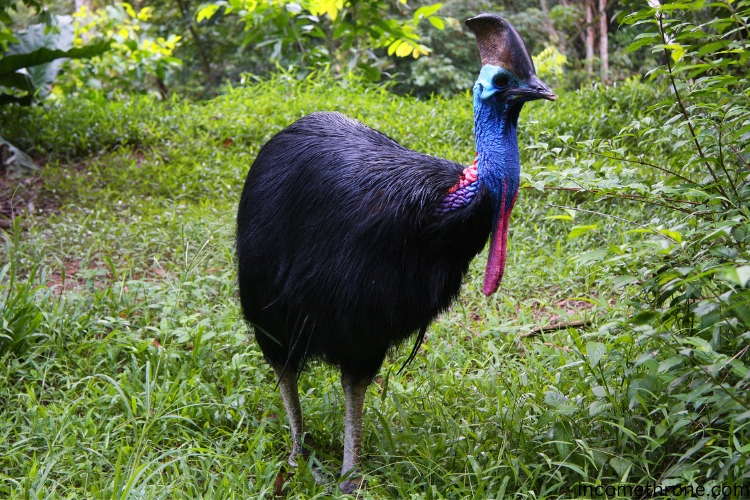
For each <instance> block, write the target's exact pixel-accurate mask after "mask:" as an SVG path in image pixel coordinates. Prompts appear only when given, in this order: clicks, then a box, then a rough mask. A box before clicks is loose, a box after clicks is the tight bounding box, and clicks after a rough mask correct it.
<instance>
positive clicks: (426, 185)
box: [237, 113, 492, 380]
mask: <svg viewBox="0 0 750 500" xmlns="http://www.w3.org/2000/svg"><path fill="white" fill-rule="evenodd" d="M463 168H464V167H463V166H461V165H459V164H457V163H453V162H450V161H447V160H443V159H440V158H434V157H431V156H428V155H424V154H420V153H417V152H415V151H411V150H409V149H407V148H404V147H403V146H401V145H399V144H398V143H396V142H395V141H393V140H392V139H390V138H389V137H387V136H386V135H384V134H381V133H380V132H376V131H375V130H372V129H370V128H368V127H365V126H364V125H362V124H361V123H359V122H357V121H354V120H352V119H350V118H347V117H345V116H344V115H341V114H339V113H314V114H311V115H309V116H306V117H304V118H302V119H300V120H299V121H297V122H295V123H294V124H293V125H291V126H289V127H287V128H286V129H285V130H283V131H282V132H280V133H279V134H277V135H276V136H275V137H273V138H272V139H271V140H270V141H269V142H268V143H267V144H266V145H265V146H264V147H263V148H262V149H261V151H260V154H259V155H258V157H257V159H256V160H255V163H254V164H253V166H252V168H251V169H250V173H249V174H248V177H247V180H246V182H245V188H244V191H243V193H242V199H241V202H240V209H239V216H238V221H237V222H238V226H237V227H238V232H237V250H238V253H237V255H238V258H239V280H240V292H241V301H242V308H243V311H244V312H245V317H246V319H247V320H248V321H249V322H250V323H252V324H253V325H255V326H256V327H258V328H257V330H260V331H259V332H258V331H257V330H256V336H257V338H258V342H259V344H260V346H261V348H262V349H263V352H264V354H265V355H266V357H267V358H268V359H269V361H271V362H272V363H275V364H277V365H281V366H284V367H285V368H286V369H287V370H291V371H292V372H294V373H298V372H299V370H300V368H302V366H303V364H304V362H305V361H306V360H308V359H314V358H320V359H323V360H324V361H326V362H328V363H330V364H333V365H336V366H339V367H340V368H341V369H342V370H343V371H344V372H345V373H347V374H350V375H351V376H352V377H354V378H355V379H357V380H361V379H365V378H372V377H373V376H374V375H375V373H376V372H377V370H378V369H379V368H380V365H381V364H382V362H383V359H384V357H385V355H386V352H387V350H388V349H389V347H390V346H392V345H394V344H398V343H399V342H401V341H403V340H404V339H406V338H407V337H409V336H410V335H411V334H413V333H414V332H416V331H418V330H420V329H422V328H426V327H427V325H428V324H429V323H430V322H431V321H432V320H433V318H434V317H435V316H436V315H437V314H438V313H439V312H440V311H442V310H444V309H445V308H447V307H448V306H449V305H450V303H451V302H452V300H453V299H454V298H455V297H456V295H457V294H458V292H459V289H460V287H461V280H462V278H463V275H464V274H465V273H466V271H467V269H468V265H469V262H470V261H471V259H472V258H473V257H474V256H475V255H476V254H477V253H478V252H479V251H481V249H482V248H483V247H484V245H485V243H486V241H487V236H488V235H489V233H490V230H491V223H492V208H491V205H490V204H489V200H488V197H486V196H484V193H483V191H482V190H480V192H479V193H478V199H475V200H474V202H473V203H472V204H471V206H470V207H467V208H466V209H465V210H461V211H456V212H454V213H451V214H449V215H447V216H446V215H437V214H436V213H435V205H436V204H437V203H438V202H439V201H440V199H441V198H442V197H444V196H445V193H446V192H447V190H448V189H449V188H450V187H451V186H452V185H454V184H455V183H456V179H457V178H458V176H459V175H460V174H461V172H462V170H463Z"/></svg>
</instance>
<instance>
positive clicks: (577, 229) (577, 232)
mask: <svg viewBox="0 0 750 500" xmlns="http://www.w3.org/2000/svg"><path fill="white" fill-rule="evenodd" d="M598 227H599V225H598V224H588V225H584V226H573V228H572V229H571V230H570V234H568V239H569V240H572V239H573V238H577V237H579V236H581V235H582V234H586V233H588V232H589V231H593V230H595V229H597V228H598Z"/></svg>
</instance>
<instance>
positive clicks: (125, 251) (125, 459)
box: [0, 85, 644, 499]
mask: <svg viewBox="0 0 750 500" xmlns="http://www.w3.org/2000/svg"><path fill="white" fill-rule="evenodd" d="M278 98H279V90H278V89H275V88H274V87H273V86H272V85H269V86H267V87H265V88H262V89H260V90H256V91H253V92H247V93H246V92H244V91H241V90H240V91H237V92H235V93H234V94H232V95H229V96H225V98H220V99H218V100H215V101H213V102H211V103H208V104H190V103H185V102H171V103H165V104H159V105H158V106H155V105H154V104H153V103H151V104H149V103H145V104H138V103H131V104H127V105H120V106H115V105H112V106H110V107H106V106H103V105H101V103H99V104H97V103H93V104H91V105H90V107H88V108H87V107H86V106H81V105H79V106H76V107H71V108H62V109H61V110H57V114H56V115H55V117H47V118H49V121H48V122H45V123H46V125H45V126H44V127H40V128H39V129H37V130H35V131H34V132H29V131H28V130H27V131H25V132H24V131H23V130H21V131H19V132H18V137H16V138H15V140H19V139H18V138H19V137H21V136H23V135H24V134H26V136H28V137H29V139H28V141H29V142H28V143H27V144H25V145H24V147H26V148H29V149H31V150H32V151H31V152H32V153H33V154H35V155H37V156H39V157H44V158H46V164H45V165H44V167H43V168H42V169H41V170H40V173H39V175H37V176H35V177H30V178H26V179H20V180H14V179H7V178H3V180H2V182H1V183H0V192H1V193H2V196H3V201H2V203H0V210H2V214H0V215H2V216H3V217H4V218H5V220H10V216H11V215H17V216H18V217H17V218H16V219H15V220H16V222H17V223H16V224H12V223H11V224H6V226H8V227H7V228H5V229H6V232H5V242H4V244H3V246H2V258H3V260H4V261H5V262H4V265H3V266H2V272H0V279H1V280H2V281H1V283H2V284H3V289H2V290H0V291H2V293H3V294H4V295H5V296H6V302H5V303H6V304H11V305H13V307H15V311H17V314H15V315H14V316H13V317H12V318H9V317H4V321H6V325H5V328H6V330H4V331H6V332H7V331H9V330H11V329H12V330H13V331H14V332H15V333H14V335H16V337H17V338H16V339H15V340H14V343H13V344H12V345H11V347H8V346H7V345H6V346H5V349H6V350H5V352H2V353H0V355H2V358H0V359H2V360H3V362H2V363H0V471H2V474H1V475H0V496H2V497H4V498H118V499H125V498H174V499H176V498H243V499H245V498H272V497H274V496H278V495H284V496H287V497H289V498H312V497H320V498H322V497H328V496H330V495H332V494H334V495H335V494H337V489H336V488H337V487H336V480H335V474H336V472H337V470H338V469H339V468H340V461H341V449H342V435H343V395H342V392H341V389H340V386H339V384H338V374H337V373H336V372H335V370H332V369H330V368H328V367H325V366H323V365H317V364H316V365H313V366H312V368H311V369H310V370H309V371H308V372H306V373H305V374H304V375H303V376H302V377H301V380H300V387H301V391H302V404H303V407H304V411H305V417H306V420H307V422H308V426H309V432H310V433H311V434H312V436H313V437H314V439H315V440H316V442H317V443H319V445H320V449H319V450H317V451H316V454H315V457H314V462H315V463H316V464H317V466H318V467H320V468H321V470H322V471H323V474H324V476H326V477H327V478H328V480H329V482H328V483H327V484H319V483H318V482H317V481H316V479H315V477H314V475H313V474H312V472H311V466H312V464H311V463H308V464H302V466H301V467H300V468H299V469H298V470H297V471H296V473H295V474H289V473H288V471H287V467H286V465H285V460H286V456H287V454H288V453H289V450H290V435H289V430H288V422H287V419H286V417H285V416H284V411H283V407H282V404H281V399H280V397H279V394H278V390H277V389H276V387H275V380H274V377H273V374H272V372H271V371H270V370H269V368H268V365H267V364H266V362H265V361H264V360H263V358H262V355H261V353H260V351H259V349H258V347H257V345H256V344H255V342H254V340H253V338H252V334H251V332H250V331H249V330H248V328H247V326H246V325H245V324H244V322H243V321H242V319H241V312H240V309H239V304H238V301H237V290H236V283H235V269H234V250H233V234H234V217H235V211H236V206H237V200H238V199H239V194H240V191H241V189H242V184H243V181H244V177H245V175H246V173H247V170H248V168H249V166H250V164H251V162H252V160H253V158H254V155H255V154H256V153H257V150H258V148H259V147H260V145H262V144H263V143H264V142H265V141H266V140H268V139H269V138H270V137H271V136H272V135H273V134H274V133H275V132H277V131H278V130H280V129H281V128H282V127H283V126H285V125H286V124H289V123H291V122H292V121H293V120H294V119H295V118H297V117H300V116H302V115H304V114H306V113H308V112H311V111H314V110H316V109H338V110H341V111H342V112H344V113H346V114H348V115H350V116H353V117H356V118H358V119H360V120H362V121H363V122H364V123H366V124H368V125H371V126H373V127H375V128H377V129H379V130H382V131H384V132H386V133H387V134H389V135H391V136H392V137H394V138H395V139H396V140H398V141H400V142H401V143H402V144H405V145H407V146H409V147H412V148H414V149H417V150H420V151H425V152H428V153H430V154H433V155H436V156H443V157H448V158H450V159H453V160H456V161H460V162H463V163H466V164H468V163H469V162H470V161H471V160H472V158H473V146H472V132H471V128H472V119H471V101H470V98H468V96H463V97H458V98H455V99H453V100H450V101H445V100H435V101H430V102H426V103H425V102H418V101H415V100H411V99H403V98H396V97H394V96H391V95H389V94H387V93H385V92H379V91H373V92H372V93H371V94H364V95H361V94H356V93H355V92H354V91H352V90H346V89H333V90H331V89H330V88H317V89H315V88H314V89H308V90H306V91H303V90H299V91H297V92H296V96H295V97H294V98H291V97H290V98H289V99H281V101H279V100H277V99H278ZM571 98H573V97H571ZM279 102H284V104H278V103H279ZM543 104H547V103H543ZM108 106H109V105H108ZM530 108H531V109H529V110H528V111H527V110H525V111H524V113H528V117H529V118H528V119H529V120H530V119H533V118H535V117H538V116H539V113H542V112H543V111H540V110H542V108H541V107H539V106H536V105H535V106H533V107H530ZM395 116H398V117H399V119H398V121H393V117H395ZM435 116H443V117H446V118H445V119H441V120H431V118H432V117H435ZM524 116H526V115H524ZM389 117H390V118H389ZM522 126H523V125H522ZM45 127H46V128H45ZM4 133H5V134H6V135H7V134H8V132H7V131H4ZM45 134H46V135H45ZM7 138H8V139H11V137H10V136H9V137H7ZM45 141H46V142H45ZM40 144H42V145H43V146H39V145H40ZM44 148H47V149H44ZM52 152H54V154H53V153H52ZM550 197H555V198H554V200H553V201H554V202H555V203H557V204H566V203H569V204H572V205H575V204H576V203H577V201H576V198H575V197H574V196H572V195H568V194H566V193H548V192H539V191H536V190H534V189H526V188H525V189H523V190H522V193H521V195H520V197H519V200H518V203H517V205H516V209H515V211H514V214H513V218H512V221H511V236H510V243H509V248H508V264H507V271H506V275H505V278H504V281H503V283H502V286H501V288H500V290H499V292H498V293H497V294H495V295H493V296H491V297H485V296H484V295H482V293H481V282H482V279H483V272H484V266H485V263H486V253H483V254H481V255H480V256H479V257H478V258H477V259H476V260H475V261H474V262H473V263H472V265H471V270H470V274H469V276H468V277H467V279H466V281H465V284H464V287H463V290H462V293H461V297H460V299H459V300H458V301H457V302H456V303H455V304H454V306H453V307H452V308H451V309H450V310H449V311H447V312H446V313H444V314H442V315H441V316H440V317H439V318H438V319H437V320H436V321H435V322H434V323H433V325H432V326H431V327H430V329H429V331H428V334H427V340H426V342H425V344H424V345H423V347H422V348H421V349H420V354H419V356H418V357H417V358H416V359H415V361H414V362H413V363H412V364H411V365H409V367H408V368H407V369H406V370H404V372H403V373H401V374H397V373H396V371H397V370H398V368H399V367H400V366H401V364H402V363H403V361H404V360H405V357H406V356H407V355H408V348H407V347H402V348H401V349H397V350H394V351H393V352H392V353H391V355H390V356H389V357H388V359H387V361H386V363H385V365H384V366H383V368H382V370H381V372H380V376H379V377H378V379H377V380H376V382H375V383H373V384H372V386H371V387H370V389H369V390H368V394H367V401H366V410H365V424H364V442H363V447H364V453H365V458H364V464H363V473H364V475H365V478H366V480H367V483H368V484H367V489H366V490H363V491H362V492H361V496H362V497H363V498H443V497H446V498H487V497H493V498H503V497H505V496H506V495H510V494H519V495H520V496H522V497H524V498H563V497H568V496H575V495H574V493H573V491H574V490H573V488H574V487H575V486H576V485H577V484H580V483H581V482H584V483H585V482H588V481H590V480H591V478H597V477H598V478H600V479H599V480H604V481H606V480H611V481H616V480H618V479H620V477H621V476H622V473H623V472H624V470H623V469H622V467H625V466H626V465H625V464H626V463H627V464H631V462H635V458H632V457H636V456H637V454H638V453H640V451H639V450H635V449H632V450H631V449H628V448H627V447H620V448H617V449H616V447H615V444H614V442H613V441H611V437H609V436H610V435H609V434H606V433H602V432H600V430H599V429H601V428H602V427H607V426H612V429H617V426H618V425H619V424H618V422H617V418H616V417H612V416H607V417H606V418H603V417H601V415H600V418H599V419H598V420H597V419H596V418H594V417H595V416H596V414H597V412H595V411H592V410H591V408H592V404H593V403H594V402H595V399H596V398H595V396H592V388H595V387H601V386H602V385H605V386H606V383H607V381H606V380H603V377H604V374H601V376H600V375H598V374H596V373H594V372H589V371H587V370H584V368H586V366H587V365H586V361H585V357H584V356H583V355H582V354H581V342H584V343H585V342H586V341H597V339H599V338H600V337H599V336H600V335H606V331H607V321H608V319H609V318H612V317H613V316H614V315H616V314H618V313H621V312H622V311H619V310H618V307H619V305H618V304H619V300H618V299H619V296H618V293H619V292H618V291H617V290H613V289H612V288H611V287H609V286H604V285H603V283H605V280H604V277H603V276H601V275H600V274H599V273H600V269H599V268H598V267H597V266H596V264H595V263H588V264H586V265H581V264H580V263H579V262H578V261H577V260H576V258H578V257H580V256H581V255H584V254H587V253H588V252H592V251H595V250H597V249H598V248H600V247H601V246H602V245H607V244H608V242H609V241H610V239H611V238H612V236H611V235H613V234H615V233H616V231H617V230H618V229H619V225H618V224H619V223H617V224H615V223H614V222H611V221H609V222H607V223H604V224H602V225H601V228H600V229H599V230H598V231H596V232H594V233H591V234H587V235H585V236H582V237H578V238H570V237H569V230H570V224H568V223H567V222H566V221H563V220H560V219H559V218H555V215H559V214H560V213H564V212H563V211H561V210H560V209H557V208H554V207H551V206H550V205H549V204H550V200H551V198H550ZM19 200H20V201H19ZM17 201H18V203H17ZM620 210H624V211H627V210H633V209H631V208H629V207H628V206H625V207H622V208H620ZM16 212H19V213H16ZM21 212H22V213H21ZM637 216H640V215H637ZM580 217H581V221H582V222H583V223H585V222H586V220H587V219H586V215H581V216H580ZM578 222H579V221H578V220H577V223H578ZM8 321H11V322H12V323H8ZM8 325H10V326H8ZM566 325H567V326H569V328H566ZM630 340H631V341H632V338H631V339H630ZM623 342H625V341H623ZM623 345H624V344H623ZM623 349H629V350H630V351H631V352H630V353H629V355H630V356H635V355H636V354H637V350H638V347H637V346H636V345H635V344H632V345H630V344H628V345H627V346H625V347H623ZM584 372H585V373H584ZM610 383H612V384H616V383H620V382H617V381H615V380H611V381H610ZM593 390H594V393H597V389H593ZM617 432H620V431H619V430H617ZM622 432H623V433H625V434H626V433H627V432H626V431H622ZM631 455H632V457H631ZM574 456H579V457H583V458H582V459H580V460H579V459H573V458H571V457H574ZM638 473H639V474H641V475H643V473H644V471H639V472H638ZM634 474H635V472H634Z"/></svg>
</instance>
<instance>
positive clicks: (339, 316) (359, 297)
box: [237, 14, 556, 492]
mask: <svg viewBox="0 0 750 500" xmlns="http://www.w3.org/2000/svg"><path fill="white" fill-rule="evenodd" d="M466 25H467V26H468V27H469V28H470V29H471V30H472V31H473V32H474V34H475V35H476V39H477V44H478V46H479V52H480V56H481V61H482V70H481V72H480V73H479V78H478V80H477V82H476V84H475V85H474V114H475V118H474V123H475V134H476V144H477V146H476V147H477V157H476V160H475V162H474V164H473V165H472V166H470V167H464V166H462V165H459V164H457V163H454V162H451V161H447V160H442V159H440V158H433V157H431V156H427V155H424V154H421V153H417V152H415V151H411V150H409V149H406V148H404V147H402V146H401V145H399V144H398V143H396V142H395V141H393V140H392V139H390V138H389V137H387V136H386V135H384V134H381V133H380V132H377V131H375V130H372V129H370V128H368V127H366V126H364V125H362V124H361V123H359V122H357V121H355V120H352V119H349V118H347V117H345V116H343V115H341V114H339V113H313V114H311V115H309V116H306V117H304V118H301V119H300V120H298V121H297V122H295V123H293V124H292V125H290V126H289V127H287V128H286V129H284V130H282V131H281V132H279V133H278V134H277V135H276V136H274V137H273V138H272V139H271V140H270V141H268V143H266V144H265V145H264V146H263V148H262V149H261V151H260V153H259V154H258V157H257V158H256V160H255V162H254V163H253V165H252V168H251V169H250V172H249V174H248V176H247V180H246V181H245V186H244V189H243V192H242V198H241V201H240V205H239V212H238V214H237V259H238V279H239V288H240V299H241V302H242V309H243V312H244V316H245V319H246V320H247V322H248V323H249V324H250V325H252V327H253V328H254V330H255V337H256V339H257V341H258V344H259V345H260V347H261V349H262V350H263V354H264V355H265V357H266V359H267V360H268V362H269V363H270V365H271V366H272V367H273V369H274V371H275V373H276V376H277V378H278V381H279V386H280V388H281V395H282V397H283V400H284V406H285V408H286V411H287V414H288V415H289V419H290V422H291V431H292V441H293V443H294V444H293V450H292V453H291V455H290V457H289V462H290V463H292V464H294V463H295V458H296V457H297V456H298V455H300V454H302V453H304V449H303V442H304V435H305V427H304V425H303V422H302V409H301V407H300V403H299V395H298V390H297V378H298V376H299V373H300V370H302V369H303V368H304V366H305V363H306V361H308V360H311V359H319V360H322V361H324V362H327V363H330V364H332V365H335V366H337V367H339V368H340V369H341V383H342V385H343V388H344V395H345V398H346V411H345V436H344V459H343V466H342V470H341V473H342V476H348V479H347V480H345V481H344V482H342V483H341V485H340V486H341V489H342V490H343V491H345V492H351V491H353V490H354V489H355V488H356V487H358V485H359V479H358V478H356V477H353V476H356V471H357V466H358V462H359V455H360V452H361V435H362V409H363V403H364V399H365V391H366V389H367V386H368V385H369V384H370V382H371V381H372V379H373V377H374V376H375V374H376V373H377V371H378V370H379V368H380V366H381V364H382V363H383V359H384V358H385V355H386V353H387V351H388V350H389V349H390V348H391V347H393V346H395V345H398V344H400V343H401V342H402V341H404V340H406V339H408V338H409V337H411V336H412V335H414V334H417V343H416V345H415V347H414V349H415V350H414V351H412V355H413V354H414V353H415V352H416V348H418V347H419V343H420V341H421V340H422V338H423V336H424V332H425V330H426V328H427V326H428V325H429V324H430V322H431V321H432V320H433V319H434V318H435V317H436V316H437V315H438V313H440V312H441V311H443V310H445V309H446V308H447V307H448V306H449V305H450V304H451V302H452V301H453V300H454V299H455V298H456V296H457V295H458V292H459V289H460V287H461V280H462V278H463V276H464V275H465V274H466V271H467V269H468V267H469V262H470V261H471V260H472V258H474V256H476V255H477V254H478V253H479V252H480V251H481V250H482V248H483V247H484V245H485V243H486V242H487V238H488V237H489V236H490V235H491V243H490V250H489V260H488V262H487V268H486V275H485V279H484V288H483V291H484V293H485V294H487V295H489V294H492V293H494V292H495V291H496V290H497V288H498V286H499V284H500V280H501V279H502V276H503V270H504V267H505V249H506V242H507V236H508V219H509V217H510V213H511V210H512V209H513V204H514V203H515V200H516V194H517V193H518V184H519V175H520V160H519V153H518V141H517V136H516V125H517V121H518V114H519V112H520V111H521V107H522V106H523V103H524V102H526V101H530V100H533V99H540V98H544V99H550V100H555V99H556V96H555V94H554V93H553V92H552V90H550V88H549V87H548V86H547V85H546V84H544V83H543V82H542V81H541V80H539V78H538V77H537V76H536V73H535V71H534V65H533V63H532V60H531V57H530V56H529V53H528V50H527V49H526V46H525V44H524V42H523V40H522V39H521V37H520V36H519V34H518V32H516V30H515V29H514V28H513V27H512V26H511V25H510V24H509V23H508V22H507V21H505V20H504V19H503V18H501V17H499V16H495V15H491V14H481V15H479V16H477V17H474V18H472V19H469V20H467V21H466Z"/></svg>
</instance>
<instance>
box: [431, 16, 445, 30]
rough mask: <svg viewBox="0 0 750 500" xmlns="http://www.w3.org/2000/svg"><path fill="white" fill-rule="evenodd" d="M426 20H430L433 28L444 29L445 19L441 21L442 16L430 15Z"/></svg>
mask: <svg viewBox="0 0 750 500" xmlns="http://www.w3.org/2000/svg"><path fill="white" fill-rule="evenodd" d="M427 20H428V21H430V24H431V25H433V26H434V27H435V28H437V29H439V30H444V29H445V21H443V19H442V18H440V17H434V16H432V17H429V18H427Z"/></svg>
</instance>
